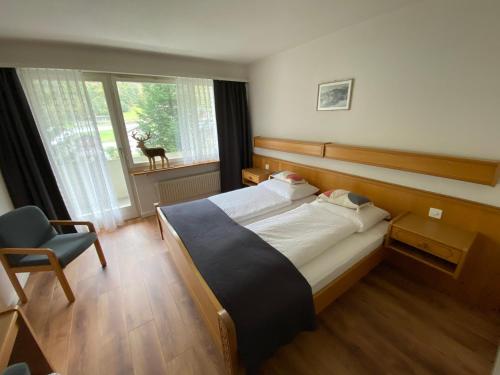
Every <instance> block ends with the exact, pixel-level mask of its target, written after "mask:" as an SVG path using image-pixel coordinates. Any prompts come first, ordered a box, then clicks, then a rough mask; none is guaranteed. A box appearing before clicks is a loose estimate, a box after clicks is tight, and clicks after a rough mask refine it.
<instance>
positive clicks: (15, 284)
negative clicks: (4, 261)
mask: <svg viewBox="0 0 500 375" xmlns="http://www.w3.org/2000/svg"><path fill="white" fill-rule="evenodd" d="M5 271H6V272H7V276H9V279H10V282H11V283H12V286H13V287H14V289H15V290H16V293H17V296H18V297H19V300H20V301H21V303H26V302H28V297H26V293H24V290H23V287H22V285H21V283H20V282H19V280H18V278H17V276H16V274H15V273H14V272H12V271H11V270H10V269H9V270H7V269H6V270H5Z"/></svg>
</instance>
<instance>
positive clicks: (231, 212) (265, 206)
mask: <svg viewBox="0 0 500 375" xmlns="http://www.w3.org/2000/svg"><path fill="white" fill-rule="evenodd" d="M208 199H210V200H211V201H212V203H214V204H216V205H217V206H219V208H220V209H221V210H222V211H224V212H225V213H226V215H228V216H229V217H230V218H231V219H233V220H234V221H236V222H241V221H245V220H248V219H249V218H252V217H254V216H257V215H263V214H266V213H268V212H271V211H274V210H277V209H280V208H283V207H286V206H288V205H290V204H291V203H292V201H291V200H289V199H286V198H284V197H283V196H281V195H279V194H277V193H275V192H273V191H271V190H269V189H266V188H265V187H262V186H258V185H257V186H251V187H247V188H244V189H238V190H233V191H229V192H227V193H222V194H217V195H214V196H211V197H209V198H208Z"/></svg>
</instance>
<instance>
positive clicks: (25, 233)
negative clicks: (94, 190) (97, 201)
mask: <svg viewBox="0 0 500 375" xmlns="http://www.w3.org/2000/svg"><path fill="white" fill-rule="evenodd" d="M53 225H57V226H59V225H85V226H87V227H88V229H89V232H85V233H70V234H59V233H57V231H56V230H55V229H54V227H53ZM92 244H94V245H95V248H96V250H97V255H98V256H99V260H100V261H101V265H102V267H106V259H105V258H104V253H103V251H102V248H101V244H100V243H99V239H98V238H97V234H96V231H95V228H94V225H93V224H92V223H91V222H90V221H72V220H48V219H47V217H46V216H45V214H44V213H43V212H42V210H40V209H39V208H38V207H35V206H25V207H21V208H17V209H15V210H13V211H11V212H8V213H6V214H4V215H2V216H0V261H1V262H2V264H3V266H4V268H5V271H6V272H7V275H8V276H9V279H10V281H11V282H12V285H13V286H14V289H15V290H16V292H17V295H18V296H19V299H20V300H21V302H22V303H25V302H26V301H27V300H28V299H27V297H26V294H25V293H24V291H23V288H22V287H21V284H20V283H19V281H18V279H17V276H16V273H19V272H38V271H54V272H55V274H56V276H57V278H58V279H59V282H60V283H61V286H62V288H63V290H64V293H65V294H66V297H67V298H68V300H69V301H70V302H73V301H74V300H75V296H74V295H73V292H72V290H71V287H70V286H69V283H68V280H67V279H66V276H65V275H64V272H63V268H64V267H66V266H67V265H68V264H69V263H70V262H72V261H73V260H74V259H76V257H78V255H80V254H81V253H83V252H84V251H85V250H86V249H88V248H89V246H91V245H92Z"/></svg>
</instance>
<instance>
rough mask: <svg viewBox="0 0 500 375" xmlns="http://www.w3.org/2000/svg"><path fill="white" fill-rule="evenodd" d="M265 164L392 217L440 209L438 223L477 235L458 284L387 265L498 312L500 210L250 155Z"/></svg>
mask: <svg viewBox="0 0 500 375" xmlns="http://www.w3.org/2000/svg"><path fill="white" fill-rule="evenodd" d="M266 164H268V165H269V168H270V169H271V170H289V171H293V172H297V173H299V174H300V175H302V176H304V177H305V178H306V179H307V180H308V181H309V182H310V183H311V184H313V185H316V186H318V187H319V188H320V190H321V191H324V190H328V189H332V188H335V189H336V188H343V189H347V190H352V191H355V192H357V193H359V194H363V195H366V196H367V197H369V198H370V199H371V200H372V201H373V202H374V203H375V204H376V205H377V206H379V207H382V208H384V209H386V210H387V211H389V212H390V213H391V214H392V215H393V216H395V215H397V214H399V213H402V212H405V211H410V212H414V213H416V214H418V215H421V216H424V217H425V216H427V213H428V210H429V207H435V208H440V209H442V210H443V212H444V214H443V218H442V219H441V220H442V221H443V222H445V223H448V224H451V225H454V226H457V227H459V228H463V229H465V230H469V231H477V232H478V233H479V236H478V246H477V249H476V250H475V251H473V252H472V253H471V254H470V255H469V257H468V258H467V262H466V264H465V265H464V268H463V270H462V273H461V275H460V278H459V279H458V280H455V279H453V278H451V277H448V276H447V275H443V274H441V273H440V272H439V271H436V270H434V269H432V268H430V267H426V266H424V265H422V264H420V263H418V262H416V261H414V260H412V259H410V258H408V257H404V256H402V255H399V254H397V253H391V254H390V256H389V258H388V261H389V262H390V263H391V264H393V265H396V266H398V267H400V268H403V269H404V270H405V272H407V273H409V274H411V275H413V276H414V277H415V278H417V279H418V280H420V281H422V282H425V283H428V284H430V285H432V286H434V287H436V288H438V289H440V290H442V291H444V292H446V293H448V294H451V295H453V296H455V297H457V298H460V299H462V300H464V301H466V302H469V303H471V304H473V305H476V306H478V307H482V308H488V309H497V310H500V208H497V207H493V206H488V205H485V204H481V203H476V202H471V201H467V200H463V199H459V198H453V197H450V196H446V195H441V194H435V193H431V192H427V191H423V190H419V189H414V188H409V187H405V186H401V185H396V184H391V183H387V182H382V181H377V180H373V179H369V178H364V177H359V176H354V175H350V174H346V173H342V172H336V171H332V170H327V169H322V168H317V167H312V166H307V165H303V164H297V163H293V162H289V161H285V160H280V159H275V158H271V157H265V156H261V155H256V154H254V156H253V165H254V167H259V168H264V166H265V165H266Z"/></svg>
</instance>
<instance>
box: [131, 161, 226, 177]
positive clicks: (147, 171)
mask: <svg viewBox="0 0 500 375" xmlns="http://www.w3.org/2000/svg"><path fill="white" fill-rule="evenodd" d="M212 164H219V161H218V160H209V161H203V162H200V163H191V164H179V165H174V166H172V167H170V168H158V169H152V170H151V169H143V170H137V171H132V172H130V175H131V176H143V175H148V174H153V173H161V172H168V171H171V170H174V169H184V168H192V167H199V166H202V165H212Z"/></svg>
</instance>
